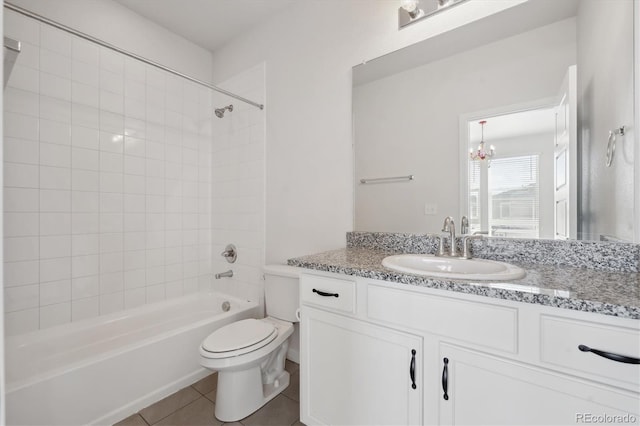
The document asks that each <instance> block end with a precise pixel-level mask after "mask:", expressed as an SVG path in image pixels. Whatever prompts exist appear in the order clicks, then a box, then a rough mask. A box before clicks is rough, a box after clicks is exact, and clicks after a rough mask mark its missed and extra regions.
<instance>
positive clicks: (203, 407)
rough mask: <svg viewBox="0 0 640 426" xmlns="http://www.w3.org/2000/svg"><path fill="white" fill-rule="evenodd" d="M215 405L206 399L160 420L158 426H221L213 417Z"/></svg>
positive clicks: (200, 399) (201, 399) (196, 401)
mask: <svg viewBox="0 0 640 426" xmlns="http://www.w3.org/2000/svg"><path fill="white" fill-rule="evenodd" d="M213 411H214V405H213V402H211V401H209V400H208V399H207V398H205V397H200V398H199V399H197V400H195V401H194V402H192V403H191V404H189V405H187V406H185V407H182V408H181V409H179V410H178V411H176V412H175V413H173V414H171V415H170V416H168V417H165V418H164V419H162V420H160V421H159V422H158V423H156V425H157V426H220V425H221V424H222V423H221V422H220V421H219V420H218V419H216V418H215V416H214V415H213Z"/></svg>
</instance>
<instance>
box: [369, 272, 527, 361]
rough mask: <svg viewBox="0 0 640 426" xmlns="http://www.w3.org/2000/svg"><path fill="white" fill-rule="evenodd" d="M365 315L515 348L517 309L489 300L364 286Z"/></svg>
mask: <svg viewBox="0 0 640 426" xmlns="http://www.w3.org/2000/svg"><path fill="white" fill-rule="evenodd" d="M367 312H368V314H367V315H368V317H369V318H371V319H374V320H378V321H382V322H384V323H387V324H390V325H394V326H402V327H409V328H411V329H414V330H420V331H423V332H427V333H432V334H437V335H440V336H443V337H446V338H451V339H453V340H457V341H462V342H468V343H473V344H476V345H479V346H484V347H487V348H492V349H497V350H500V351H504V352H509V353H517V352H518V310H517V309H516V308H508V307H504V306H498V305H492V304H489V303H479V302H470V301H466V300H460V299H454V298H450V297H440V296H433V295H428V294H422V293H416V292H410V291H405V290H397V289H391V288H387V287H382V286H378V285H375V284H370V285H369V286H368V287H367Z"/></svg>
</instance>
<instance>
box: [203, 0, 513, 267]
mask: <svg viewBox="0 0 640 426" xmlns="http://www.w3.org/2000/svg"><path fill="white" fill-rule="evenodd" d="M514 4H517V2H513V1H493V0H492V1H474V2H468V3H466V4H463V5H459V6H456V7H455V8H453V9H452V10H450V11H447V13H443V14H439V15H436V16H434V17H433V18H431V19H429V20H427V21H425V22H423V23H419V24H416V25H412V26H410V27H407V28H406V29H403V30H401V31H399V30H398V28H397V25H398V24H397V19H398V18H397V9H398V6H399V4H398V2H396V1H363V0H340V1H320V0H309V1H301V2H296V3H295V4H293V5H292V6H291V7H290V8H288V9H286V10H284V11H283V13H282V14H280V15H279V16H277V17H275V18H274V19H272V20H270V21H269V22H267V23H265V24H263V25H261V26H259V27H257V28H256V29H255V30H254V31H252V32H250V33H247V34H246V35H245V36H244V37H242V38H239V39H236V40H234V41H233V42H231V43H229V44H228V45H227V46H225V47H224V48H222V49H220V50H219V51H217V52H215V54H214V61H213V76H214V77H215V78H214V81H224V80H225V79H227V78H229V77H230V76H233V75H234V74H237V73H238V72H239V71H241V70H244V69H247V68H249V67H251V66H253V65H255V64H257V63H260V62H262V61H265V62H266V66H267V74H266V98H267V100H268V102H267V124H266V132H267V148H266V170H267V176H266V262H267V263H275V262H283V261H285V260H286V259H287V258H289V257H293V256H298V255H302V254H307V253H313V252H318V251H321V250H326V249H333V248H338V247H343V246H344V244H345V232H346V231H350V230H352V223H353V189H352V177H353V172H352V170H353V155H352V147H351V68H352V67H353V66H354V65H356V64H358V63H361V62H362V61H363V60H368V59H371V58H374V57H377V56H380V55H381V54H384V53H387V52H389V51H392V50H395V49H398V48H400V47H404V46H407V45H409V44H411V43H413V42H415V41H418V40H422V39H425V38H427V37H430V36H433V35H436V34H439V33H442V32H444V31H446V30H448V29H450V28H453V27H456V26H459V25H462V24H463V23H465V22H470V21H473V20H475V19H479V18H481V17H482V16H484V15H485V14H488V13H492V12H494V11H496V10H500V9H503V8H507V7H511V6H513V5H514Z"/></svg>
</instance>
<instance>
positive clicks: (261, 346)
mask: <svg viewBox="0 0 640 426" xmlns="http://www.w3.org/2000/svg"><path fill="white" fill-rule="evenodd" d="M298 271H299V269H298V268H295V267H293V266H286V265H268V266H266V267H265V268H264V286H265V306H266V313H267V315H268V316H267V317H266V318H263V319H245V320H241V321H237V322H234V323H231V324H228V325H225V326H224V327H221V328H219V329H218V330H216V331H214V332H213V333H211V334H210V335H209V336H208V337H207V338H206V339H204V341H203V342H202V345H201V346H200V364H201V365H202V366H203V367H206V368H209V369H211V370H216V371H218V391H217V393H216V408H215V415H216V417H217V418H218V419H219V420H221V421H223V422H233V421H236V420H240V419H242V418H244V417H247V416H248V415H249V414H251V413H253V412H254V411H256V410H257V409H258V408H260V407H262V406H263V405H264V404H266V403H267V402H269V401H270V400H271V399H273V398H274V397H275V396H277V395H278V394H279V393H280V392H282V391H283V390H284V389H285V388H286V387H287V386H289V373H288V372H287V371H285V369H284V361H285V358H286V356H287V349H288V348H289V336H291V334H292V333H293V324H292V323H293V322H298V318H297V316H296V311H297V310H298V304H299V301H298V294H299V290H298V280H299V272H298Z"/></svg>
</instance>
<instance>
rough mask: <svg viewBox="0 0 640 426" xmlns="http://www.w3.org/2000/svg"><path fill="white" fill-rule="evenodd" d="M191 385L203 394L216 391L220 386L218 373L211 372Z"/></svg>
mask: <svg viewBox="0 0 640 426" xmlns="http://www.w3.org/2000/svg"><path fill="white" fill-rule="evenodd" d="M191 386H193V387H194V389H195V390H197V391H198V392H200V393H201V394H202V395H204V394H207V393H209V392H211V391H214V390H216V388H217V387H218V373H213V374H210V375H208V376H207V377H205V378H204V379H201V380H199V381H197V382H195V383H194V384H192V385H191Z"/></svg>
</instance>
